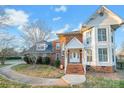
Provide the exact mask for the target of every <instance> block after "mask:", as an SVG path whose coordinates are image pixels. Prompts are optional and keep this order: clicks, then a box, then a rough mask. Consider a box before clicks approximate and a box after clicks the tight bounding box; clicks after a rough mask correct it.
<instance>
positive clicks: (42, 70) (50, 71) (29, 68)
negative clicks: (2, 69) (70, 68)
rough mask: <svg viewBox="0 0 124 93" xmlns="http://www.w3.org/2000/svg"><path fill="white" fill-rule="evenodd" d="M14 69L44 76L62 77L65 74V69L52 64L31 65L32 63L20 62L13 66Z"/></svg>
mask: <svg viewBox="0 0 124 93" xmlns="http://www.w3.org/2000/svg"><path fill="white" fill-rule="evenodd" d="M12 69H13V70H15V71H17V72H19V73H22V74H25V75H28V76H34V77H43V78H60V77H62V76H63V75H64V72H63V70H60V69H58V68H56V67H53V66H50V65H35V66H34V65H31V64H19V65H17V66H14V67H13V68H12Z"/></svg>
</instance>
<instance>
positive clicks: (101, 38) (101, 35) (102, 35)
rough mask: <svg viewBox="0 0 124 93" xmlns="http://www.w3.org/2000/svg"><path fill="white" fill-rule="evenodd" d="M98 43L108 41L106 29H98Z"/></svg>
mask: <svg viewBox="0 0 124 93" xmlns="http://www.w3.org/2000/svg"><path fill="white" fill-rule="evenodd" d="M98 41H107V35H106V28H99V29H98Z"/></svg>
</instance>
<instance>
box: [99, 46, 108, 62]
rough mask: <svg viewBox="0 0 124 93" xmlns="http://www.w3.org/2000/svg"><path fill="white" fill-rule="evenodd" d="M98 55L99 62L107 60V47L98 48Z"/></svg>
mask: <svg viewBox="0 0 124 93" xmlns="http://www.w3.org/2000/svg"><path fill="white" fill-rule="evenodd" d="M98 55H99V62H107V61H108V52H107V48H99V49H98Z"/></svg>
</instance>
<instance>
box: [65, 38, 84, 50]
mask: <svg viewBox="0 0 124 93" xmlns="http://www.w3.org/2000/svg"><path fill="white" fill-rule="evenodd" d="M65 48H66V49H80V48H82V43H81V42H80V41H79V40H78V39H77V38H76V37H74V38H73V39H72V40H71V41H69V43H67V44H66V46H65Z"/></svg>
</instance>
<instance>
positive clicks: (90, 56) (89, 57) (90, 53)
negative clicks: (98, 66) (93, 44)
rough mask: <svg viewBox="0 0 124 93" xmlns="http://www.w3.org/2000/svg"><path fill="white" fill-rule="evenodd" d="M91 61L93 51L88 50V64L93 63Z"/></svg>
mask: <svg viewBox="0 0 124 93" xmlns="http://www.w3.org/2000/svg"><path fill="white" fill-rule="evenodd" d="M91 61H92V50H91V49H87V62H91Z"/></svg>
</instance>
